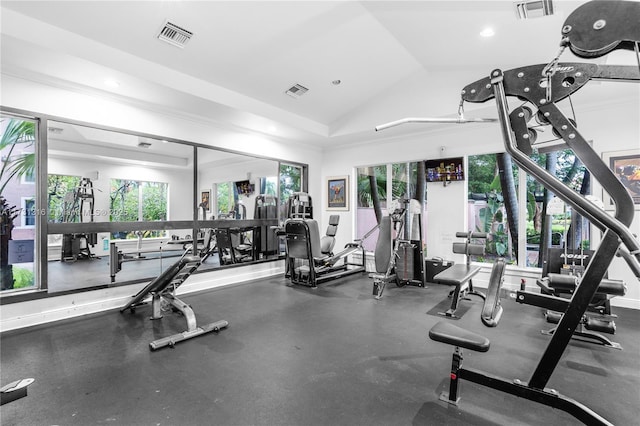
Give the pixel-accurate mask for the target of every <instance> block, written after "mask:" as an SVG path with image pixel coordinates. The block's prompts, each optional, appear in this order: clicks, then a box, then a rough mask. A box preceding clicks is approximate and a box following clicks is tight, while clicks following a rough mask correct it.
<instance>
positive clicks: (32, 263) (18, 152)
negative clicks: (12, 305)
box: [0, 115, 38, 290]
mask: <svg viewBox="0 0 640 426" xmlns="http://www.w3.org/2000/svg"><path fill="white" fill-rule="evenodd" d="M36 130H37V126H36V123H35V122H34V121H31V120H25V119H21V118H16V117H10V116H5V115H3V116H2V117H0V135H1V136H2V138H0V223H1V227H2V232H1V233H0V234H1V235H2V238H0V245H1V246H2V247H0V252H2V253H3V254H4V253H9V246H10V243H9V241H10V240H13V243H24V244H25V246H24V247H30V244H32V243H33V242H34V240H35V236H36V227H37V220H36V218H37V216H36V215H37V213H38V210H37V209H36V202H35V199H36V194H37V185H36V184H34V183H35V179H34V174H35V171H36V168H35V164H36V162H35V159H36V147H37V141H36V134H37V131H36ZM32 246H33V247H35V244H32ZM33 250H34V252H33V253H30V255H29V256H26V257H24V258H22V259H23V260H15V258H14V260H11V259H10V258H12V256H10V255H9V256H5V255H2V256H0V290H16V289H24V288H34V287H37V285H38V282H37V280H36V278H35V275H34V270H35V269H36V266H37V260H35V259H36V256H35V254H36V253H35V248H34V249H33ZM18 259H20V258H18ZM25 259H26V261H25ZM32 259H33V260H32ZM10 261H11V262H13V263H9V262H10Z"/></svg>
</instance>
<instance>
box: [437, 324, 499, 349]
mask: <svg viewBox="0 0 640 426" xmlns="http://www.w3.org/2000/svg"><path fill="white" fill-rule="evenodd" d="M429 338H430V339H431V340H435V341H436V342H442V343H446V344H448V345H453V346H458V347H461V348H465V349H470V350H472V351H476V352H487V351H488V350H489V346H490V343H491V342H490V341H489V339H487V338H486V337H484V336H481V335H479V334H477V333H474V332H472V331H469V330H465V329H464V328H460V327H458V326H456V325H453V324H452V323H450V322H448V321H440V322H439V323H437V324H436V325H434V326H433V327H432V328H431V330H429Z"/></svg>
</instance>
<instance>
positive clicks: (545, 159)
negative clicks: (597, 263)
mask: <svg viewBox="0 0 640 426" xmlns="http://www.w3.org/2000/svg"><path fill="white" fill-rule="evenodd" d="M532 158H533V159H535V161H536V162H537V163H538V164H539V165H540V166H541V167H543V168H545V169H546V170H548V171H549V172H550V173H552V174H555V175H556V176H557V177H558V179H560V180H561V181H562V182H563V183H564V184H565V185H567V186H569V187H570V188H572V189H574V190H575V191H577V192H580V193H581V194H582V195H588V194H590V193H591V180H590V177H589V173H587V171H586V169H585V167H584V166H583V165H582V163H581V162H580V160H579V159H578V158H577V157H576V156H575V154H574V153H573V151H572V150H571V149H565V150H561V151H552V152H549V153H546V154H535V155H534V156H532ZM527 200H528V202H527V228H526V233H527V246H526V247H527V258H526V259H527V260H526V266H534V267H535V266H537V267H542V262H543V260H544V256H545V252H546V248H548V247H561V248H563V247H565V245H566V247H568V248H573V249H579V248H582V249H585V250H587V249H589V248H590V240H591V227H590V226H589V221H588V220H587V219H585V218H584V217H582V216H580V215H579V214H578V213H576V212H575V211H573V210H572V209H571V208H570V206H568V205H566V204H565V203H564V202H562V201H561V200H558V199H555V200H554V195H553V194H552V193H551V192H549V191H547V190H546V189H545V188H544V187H543V186H542V185H541V184H540V183H538V182H537V181H535V180H534V179H533V178H532V177H531V176H528V175H527ZM551 203H553V204H554V207H553V208H551ZM549 213H552V214H549Z"/></svg>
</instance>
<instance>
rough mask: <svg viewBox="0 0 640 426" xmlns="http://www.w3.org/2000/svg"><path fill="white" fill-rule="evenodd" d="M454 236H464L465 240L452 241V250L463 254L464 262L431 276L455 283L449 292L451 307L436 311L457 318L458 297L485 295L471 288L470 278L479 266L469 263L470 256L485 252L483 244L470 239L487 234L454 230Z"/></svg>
mask: <svg viewBox="0 0 640 426" xmlns="http://www.w3.org/2000/svg"><path fill="white" fill-rule="evenodd" d="M456 237H458V238H465V242H463V243H461V242H454V243H453V252H454V253H457V254H464V255H465V256H466V262H465V263H464V264H455V265H452V266H451V267H450V268H447V269H445V270H444V271H442V272H440V273H439V274H437V275H435V276H434V277H433V280H434V281H436V282H440V283H442V284H449V285H455V289H454V290H452V291H451V292H450V293H449V297H451V307H450V308H449V309H448V310H447V311H445V312H438V313H439V314H440V315H444V316H446V317H449V318H457V316H456V310H457V309H458V303H459V302H460V299H466V298H467V297H466V296H467V295H470V294H473V295H476V296H478V297H481V298H482V299H484V298H485V295H484V294H483V293H481V292H479V291H475V290H474V289H473V282H472V280H471V279H472V278H473V277H474V276H475V275H476V274H477V273H478V272H480V269H481V268H480V266H472V265H471V256H472V255H473V256H483V255H484V254H485V252H484V249H485V246H484V244H476V243H472V242H471V240H475V239H486V238H487V234H486V233H484V232H456Z"/></svg>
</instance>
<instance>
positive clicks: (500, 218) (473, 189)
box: [468, 154, 519, 263]
mask: <svg viewBox="0 0 640 426" xmlns="http://www.w3.org/2000/svg"><path fill="white" fill-rule="evenodd" d="M468 164H469V167H468V168H469V173H468V180H469V182H468V185H469V187H468V188H469V196H468V200H469V217H468V226H469V228H468V230H469V231H475V232H485V233H486V234H487V239H486V243H485V244H486V249H485V256H483V257H477V256H473V257H472V259H473V260H477V261H482V262H490V263H492V262H493V260H495V259H497V258H499V257H502V258H505V260H507V262H509V261H510V262H511V263H517V250H518V240H517V235H518V233H517V218H518V216H519V215H518V191H517V185H516V183H517V178H516V176H517V173H518V169H517V168H516V167H515V166H513V165H512V163H511V158H510V157H508V156H507V155H506V154H482V155H471V156H469V158H468ZM500 170H504V171H505V172H504V173H503V177H502V178H501V176H500V175H501V173H500ZM513 218H515V219H516V220H515V221H514V220H511V219H513Z"/></svg>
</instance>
